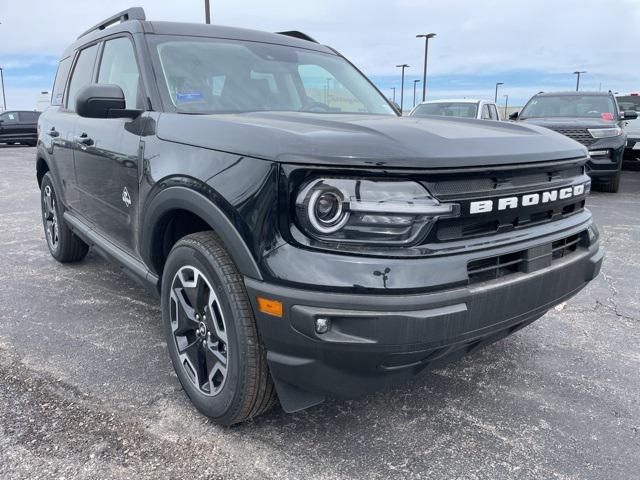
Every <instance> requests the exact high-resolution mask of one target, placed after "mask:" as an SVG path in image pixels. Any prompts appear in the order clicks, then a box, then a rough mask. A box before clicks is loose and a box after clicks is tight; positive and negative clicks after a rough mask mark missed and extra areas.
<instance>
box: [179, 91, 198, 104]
mask: <svg viewBox="0 0 640 480" xmlns="http://www.w3.org/2000/svg"><path fill="white" fill-rule="evenodd" d="M203 98H204V95H202V92H178V93H176V100H178V101H179V102H196V101H198V100H202V99H203Z"/></svg>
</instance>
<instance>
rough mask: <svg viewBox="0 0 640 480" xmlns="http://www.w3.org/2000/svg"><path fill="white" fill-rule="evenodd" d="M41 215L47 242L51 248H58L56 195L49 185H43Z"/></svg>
mask: <svg viewBox="0 0 640 480" xmlns="http://www.w3.org/2000/svg"><path fill="white" fill-rule="evenodd" d="M42 216H43V218H44V227H45V231H46V233H47V242H49V246H50V247H51V250H53V251H55V250H57V249H58V243H59V242H60V235H59V230H58V214H57V213H56V197H55V194H54V193H53V189H52V188H51V186H50V185H45V187H44V195H43V196H42Z"/></svg>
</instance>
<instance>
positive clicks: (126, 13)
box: [78, 7, 147, 38]
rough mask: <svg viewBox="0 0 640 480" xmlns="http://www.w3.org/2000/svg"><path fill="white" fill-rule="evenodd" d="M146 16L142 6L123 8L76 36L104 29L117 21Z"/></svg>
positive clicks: (143, 18) (144, 18)
mask: <svg viewBox="0 0 640 480" xmlns="http://www.w3.org/2000/svg"><path fill="white" fill-rule="evenodd" d="M146 19H147V17H146V16H145V14H144V10H143V9H142V7H133V8H128V9H126V10H123V11H122V12H120V13H116V14H115V15H113V16H111V17H109V18H107V19H106V20H103V21H101V22H100V23H98V24H97V25H94V26H93V27H91V28H90V29H89V30H87V31H86V32H83V33H81V34H80V36H78V38H82V37H84V36H85V35H88V34H89V33H91V32H93V31H96V30H104V29H105V28H107V27H110V26H111V25H113V24H115V23H119V22H126V21H127V20H146Z"/></svg>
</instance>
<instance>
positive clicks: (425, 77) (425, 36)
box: [416, 33, 436, 102]
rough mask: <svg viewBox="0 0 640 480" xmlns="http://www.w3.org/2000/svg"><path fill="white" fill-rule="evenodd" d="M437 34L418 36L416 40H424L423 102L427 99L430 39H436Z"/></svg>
mask: <svg viewBox="0 0 640 480" xmlns="http://www.w3.org/2000/svg"><path fill="white" fill-rule="evenodd" d="M435 36H436V34H435V33H426V34H422V35H416V38H424V68H423V70H422V101H423V102H424V101H425V99H426V98H427V55H428V54H429V39H430V38H433V37H435Z"/></svg>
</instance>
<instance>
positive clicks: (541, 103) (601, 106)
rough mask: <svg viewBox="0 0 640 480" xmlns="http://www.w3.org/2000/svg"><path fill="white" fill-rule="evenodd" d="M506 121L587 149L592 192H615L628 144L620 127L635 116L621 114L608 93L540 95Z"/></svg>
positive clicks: (553, 93) (552, 93)
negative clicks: (524, 124)
mask: <svg viewBox="0 0 640 480" xmlns="http://www.w3.org/2000/svg"><path fill="white" fill-rule="evenodd" d="M509 118H511V119H512V120H518V121H521V122H527V123H533V124H535V125H540V126H543V127H547V128H550V129H552V130H555V131H556V132H558V133H562V134H563V135H566V136H567V137H569V138H572V139H574V140H576V141H577V142H580V143H581V144H582V145H584V146H585V147H587V148H588V149H589V156H590V157H591V158H590V159H589V161H588V162H587V171H588V173H589V175H590V176H591V178H592V179H593V187H594V189H596V188H597V189H599V190H602V191H605V192H617V191H618V189H619V187H620V176H621V170H622V159H623V156H624V148H625V145H626V141H627V136H626V134H625V133H624V130H623V129H622V127H623V126H624V124H625V122H626V120H632V119H635V118H638V114H637V113H636V112H635V111H631V110H630V111H626V112H621V111H620V109H619V108H618V103H617V102H616V98H615V97H614V95H613V94H612V93H611V92H548V93H544V92H540V93H538V94H537V95H534V96H533V97H531V99H530V100H529V101H528V102H527V104H526V105H525V106H524V108H523V109H522V111H521V112H515V113H512V114H511V115H510V117H509Z"/></svg>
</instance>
